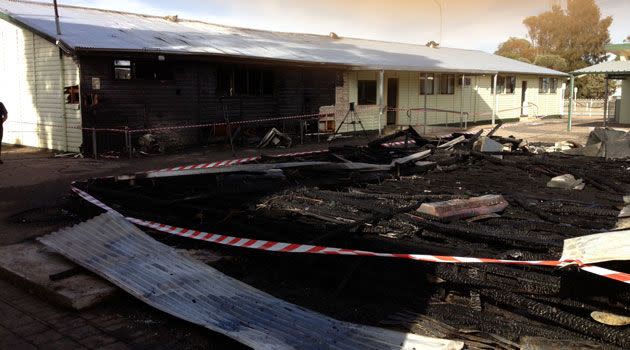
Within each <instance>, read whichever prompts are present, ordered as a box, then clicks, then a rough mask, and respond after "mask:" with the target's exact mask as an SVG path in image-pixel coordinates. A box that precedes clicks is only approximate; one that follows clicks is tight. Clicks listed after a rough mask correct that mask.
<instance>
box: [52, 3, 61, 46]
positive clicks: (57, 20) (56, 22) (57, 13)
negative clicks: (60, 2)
mask: <svg viewBox="0 0 630 350" xmlns="http://www.w3.org/2000/svg"><path fill="white" fill-rule="evenodd" d="M53 4H54V6H55V26H56V27H57V40H59V36H60V35H61V25H60V24H59V9H58V8H57V0H54V1H53Z"/></svg>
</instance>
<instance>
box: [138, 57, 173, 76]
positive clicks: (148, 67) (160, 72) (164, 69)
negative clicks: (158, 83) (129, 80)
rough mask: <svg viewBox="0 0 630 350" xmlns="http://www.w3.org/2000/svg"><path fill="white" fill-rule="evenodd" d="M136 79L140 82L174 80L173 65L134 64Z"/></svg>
mask: <svg viewBox="0 0 630 350" xmlns="http://www.w3.org/2000/svg"><path fill="white" fill-rule="evenodd" d="M133 66H134V76H133V78H134V79H140V80H162V81H163V80H173V69H172V67H171V65H170V64H169V63H167V62H163V61H138V62H134V64H133Z"/></svg>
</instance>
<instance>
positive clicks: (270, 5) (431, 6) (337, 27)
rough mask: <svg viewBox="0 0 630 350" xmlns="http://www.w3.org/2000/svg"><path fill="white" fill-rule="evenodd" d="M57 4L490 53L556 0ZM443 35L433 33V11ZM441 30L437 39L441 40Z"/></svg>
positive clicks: (627, 27)
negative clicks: (177, 16) (529, 18)
mask: <svg viewBox="0 0 630 350" xmlns="http://www.w3.org/2000/svg"><path fill="white" fill-rule="evenodd" d="M596 1H597V3H598V4H599V6H600V8H601V10H602V13H603V14H604V15H610V16H613V24H612V26H611V28H610V34H611V39H612V42H613V43H620V42H622V41H623V39H624V38H626V37H627V36H628V35H630V0H596ZM58 2H59V4H68V5H80V6H88V7H98V8H107V9H113V10H121V11H129V12H138V13H145V14H155V15H179V16H180V17H183V18H188V19H200V20H205V21H209V22H212V23H218V24H226V25H232V26H239V27H247V28H257V29H267V30H277V31H286V32H300V33H315V34H328V33H330V32H335V33H337V34H338V35H339V36H342V37H344V36H345V37H356V38H367V39H377V40H386V41H398V42H408V43H419V44H425V43H427V42H428V41H430V40H435V41H437V42H440V41H441V44H442V46H447V47H457V48H464V49H478V50H484V51H487V52H494V51H495V50H496V48H497V46H498V45H499V43H501V42H503V41H505V40H506V39H508V38H509V37H510V36H516V37H526V34H527V32H526V29H525V26H524V25H523V23H522V22H523V19H524V18H525V17H527V16H531V15H536V14H539V13H541V12H544V11H545V10H548V9H549V8H550V7H551V4H552V3H558V2H560V3H564V2H563V0H526V1H522V0H389V1H383V0H380V1H376V0H314V1H313V0H310V1H300V0H178V1H172V0H152V1H148V0H58ZM436 2H437V3H441V4H442V6H441V8H442V18H443V23H442V30H441V31H440V6H438V4H437V3H436ZM440 32H441V40H440Z"/></svg>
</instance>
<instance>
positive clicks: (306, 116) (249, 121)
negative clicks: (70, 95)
mask: <svg viewBox="0 0 630 350" xmlns="http://www.w3.org/2000/svg"><path fill="white" fill-rule="evenodd" d="M331 115H334V114H333V113H328V114H319V113H316V114H302V115H292V116H287V117H274V118H256V119H247V120H238V121H234V122H230V123H229V124H230V125H244V124H254V123H266V122H273V121H281V120H297V119H311V118H312V119H315V118H318V119H319V118H323V117H328V116H331ZM227 125H228V123H227V122H219V123H207V124H194V125H179V126H165V127H157V128H145V129H133V130H129V131H130V132H131V133H140V132H150V131H164V130H180V129H194V128H205V127H211V126H227Z"/></svg>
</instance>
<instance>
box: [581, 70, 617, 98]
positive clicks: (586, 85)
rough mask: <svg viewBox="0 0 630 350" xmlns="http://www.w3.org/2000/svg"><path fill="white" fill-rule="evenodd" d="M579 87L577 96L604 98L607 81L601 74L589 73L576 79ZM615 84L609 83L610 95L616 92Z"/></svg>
mask: <svg viewBox="0 0 630 350" xmlns="http://www.w3.org/2000/svg"><path fill="white" fill-rule="evenodd" d="M575 86H576V87H577V88H578V94H577V98H604V89H605V86H606V84H605V82H604V76H603V75H601V74H588V75H585V76H583V77H581V78H578V79H575ZM614 91H615V84H612V83H611V84H609V85H608V95H609V96H610V94H612V93H614Z"/></svg>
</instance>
